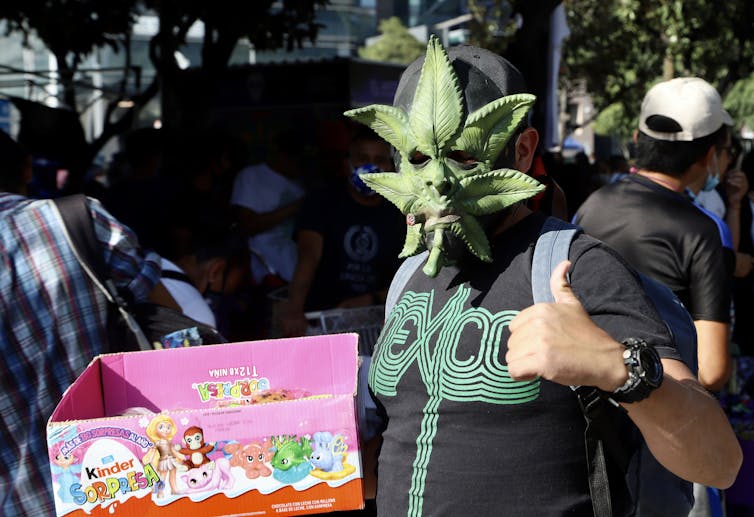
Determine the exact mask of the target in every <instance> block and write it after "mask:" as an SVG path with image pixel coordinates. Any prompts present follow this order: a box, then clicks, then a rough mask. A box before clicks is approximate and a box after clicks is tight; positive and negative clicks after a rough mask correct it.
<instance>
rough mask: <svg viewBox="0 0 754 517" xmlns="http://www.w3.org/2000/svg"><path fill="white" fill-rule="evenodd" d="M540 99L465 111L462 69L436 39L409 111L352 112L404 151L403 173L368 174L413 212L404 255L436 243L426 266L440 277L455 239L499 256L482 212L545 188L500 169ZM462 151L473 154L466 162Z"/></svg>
mask: <svg viewBox="0 0 754 517" xmlns="http://www.w3.org/2000/svg"><path fill="white" fill-rule="evenodd" d="M534 100H535V97H534V96H533V95H530V94H525V93H522V94H515V95H509V96H505V97H500V98H497V99H495V100H493V101H492V102H489V103H488V104H487V105H485V106H482V107H481V108H479V109H477V110H475V111H474V112H472V113H470V114H468V116H465V111H466V110H465V108H464V101H463V91H462V90H461V85H460V81H459V79H458V76H457V74H456V71H455V70H454V69H453V66H452V65H451V62H450V58H449V57H448V54H447V52H446V51H445V49H444V48H443V46H442V44H441V43H440V41H439V40H438V39H437V37H435V36H432V37H431V38H430V40H429V43H428V44H427V54H426V57H425V59H424V63H423V65H422V68H421V75H420V76H419V81H418V84H417V86H416V91H415V92H414V97H413V102H412V103H411V107H410V108H409V109H408V112H407V111H406V110H404V109H403V108H401V107H397V106H386V105H382V104H374V105H371V106H366V107H364V108H359V109H355V110H350V111H347V112H346V113H345V115H346V116H348V117H351V118H353V119H355V120H357V121H359V122H361V123H363V124H366V125H367V126H369V127H371V128H372V129H373V130H374V131H375V132H376V133H377V134H379V135H380V136H381V137H382V138H384V139H385V140H386V141H387V142H388V143H390V144H391V145H392V146H393V147H395V148H396V149H397V150H398V151H399V153H400V157H401V159H400V167H399V171H400V172H399V173H398V174H395V173H384V172H383V173H373V174H363V175H361V178H362V179H363V180H364V182H365V183H367V184H368V185H369V186H370V187H372V189H374V190H375V191H376V192H378V193H379V194H381V195H382V196H384V197H385V198H386V199H387V200H388V201H390V202H391V203H393V204H394V205H395V206H397V207H398V209H399V210H400V211H401V212H403V213H404V214H405V215H406V222H407V232H406V242H405V244H404V246H403V250H402V251H401V253H400V257H402V258H403V257H409V256H411V255H415V254H417V253H419V252H421V251H423V250H424V249H427V248H428V249H429V257H428V259H427V263H426V264H425V266H424V269H423V271H424V273H425V274H427V275H429V276H431V277H434V276H436V275H437V273H438V272H439V271H440V269H441V268H442V267H443V266H444V265H447V264H450V263H452V262H453V260H452V259H451V258H450V256H449V253H448V251H449V250H448V246H447V244H448V240H449V238H451V237H452V236H455V237H457V238H459V239H460V240H461V241H462V242H463V243H464V245H465V247H466V249H468V251H470V252H471V253H472V254H474V255H475V256H476V257H478V258H479V259H481V260H483V261H485V262H490V261H491V260H492V253H491V250H490V244H489V240H488V239H487V235H486V233H485V229H484V227H483V225H482V223H481V222H480V221H479V219H478V217H480V216H484V215H487V214H494V213H496V212H499V211H501V210H503V209H505V208H506V207H508V206H510V205H512V204H514V203H516V202H518V201H522V200H524V199H527V198H530V197H532V196H534V195H535V194H537V193H538V192H540V191H541V190H543V189H544V187H543V186H542V185H541V184H540V183H538V182H537V181H536V180H534V179H533V178H531V177H530V176H527V175H526V174H523V173H521V172H519V171H516V170H513V169H497V170H492V168H493V166H494V164H495V161H496V160H497V158H498V156H499V155H500V153H501V151H502V150H503V149H504V148H505V145H506V143H507V142H508V140H509V139H510V137H511V135H512V134H513V133H514V131H515V130H516V128H517V127H518V126H519V124H520V123H521V122H522V121H523V120H524V117H526V114H527V113H528V112H529V110H530V109H531V106H532V105H533V104H534ZM459 153H462V156H465V157H471V159H463V160H459V159H458V156H459ZM448 232H449V233H450V234H452V235H448Z"/></svg>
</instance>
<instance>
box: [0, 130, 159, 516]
mask: <svg viewBox="0 0 754 517" xmlns="http://www.w3.org/2000/svg"><path fill="white" fill-rule="evenodd" d="M30 177H31V161H30V159H29V155H28V154H27V153H26V152H25V151H24V150H23V148H22V147H21V146H20V145H19V144H17V143H16V142H15V141H13V140H12V139H11V138H10V137H8V136H7V135H6V134H4V133H2V132H0V352H2V355H0V372H2V373H1V374H0V436H2V437H3V444H2V446H1V447H0V514H1V515H3V516H5V517H13V516H16V515H23V516H36V515H39V516H45V517H46V516H49V515H54V514H55V510H54V502H53V485H52V479H51V473H50V463H49V462H50V460H49V456H48V450H47V441H46V437H45V436H46V424H47V419H48V418H49V416H50V414H51V413H52V411H53V409H54V408H55V406H56V404H57V403H58V401H59V400H60V398H61V396H62V394H63V392H64V391H65V389H66V388H67V387H68V386H69V385H70V384H71V383H72V382H73V381H74V380H75V379H76V377H77V376H78V375H79V374H80V373H81V372H82V371H83V370H84V368H85V367H86V366H87V364H89V362H90V361H91V360H92V358H93V357H94V356H96V355H97V354H100V353H103V352H105V351H106V350H107V341H106V336H107V331H106V317H107V301H106V300H105V298H104V296H103V295H102V293H101V292H100V291H99V290H98V289H97V288H96V287H95V286H94V285H93V283H92V282H91V280H90V279H89V277H88V276H87V275H86V274H85V272H84V271H83V270H82V268H81V267H80V266H79V263H78V262H77V260H76V257H75V256H74V254H73V252H72V250H71V249H70V247H69V246H68V244H67V241H66V240H65V237H64V233H63V228H62V227H63V225H62V221H61V220H60V219H59V218H58V216H57V212H56V211H55V210H54V209H53V208H52V206H51V203H50V202H49V201H47V200H34V199H30V198H27V197H25V194H26V184H27V183H28V181H29V179H30ZM88 204H89V209H90V210H91V213H92V218H93V220H94V224H95V233H96V235H97V239H98V240H99V241H100V243H101V245H102V253H103V256H104V259H105V263H106V264H107V265H108V267H109V268H110V272H111V275H112V278H113V279H114V281H115V282H116V284H117V285H118V286H119V287H126V288H127V289H128V290H129V291H130V292H131V293H132V294H133V296H134V299H135V300H137V301H142V300H146V299H148V298H150V299H152V300H153V301H160V300H157V299H155V296H154V293H161V292H162V290H161V289H155V287H156V286H161V284H159V283H158V282H159V278H160V274H161V270H160V257H159V256H158V255H156V254H155V253H152V252H146V251H143V250H142V249H141V248H140V247H139V244H138V241H137V238H136V235H135V234H134V233H133V232H132V231H131V230H130V229H129V228H128V227H126V226H124V225H123V224H121V223H119V222H118V221H117V220H116V219H114V218H113V217H112V216H111V215H110V214H109V213H107V212H106V211H105V210H104V209H103V208H102V206H101V205H100V203H99V202H98V201H96V200H94V199H89V200H88ZM163 289H164V288H163Z"/></svg>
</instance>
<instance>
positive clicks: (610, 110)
mask: <svg viewBox="0 0 754 517" xmlns="http://www.w3.org/2000/svg"><path fill="white" fill-rule="evenodd" d="M592 127H593V128H594V132H595V133H596V134H598V135H605V136H612V137H615V138H617V139H619V140H621V141H627V140H629V139H630V138H631V134H632V132H633V128H636V127H638V121H637V119H636V118H635V117H634V118H632V117H630V116H628V114H627V113H626V110H625V109H624V108H623V104H621V103H619V102H614V103H613V104H611V105H609V106H608V107H607V108H605V109H603V110H602V111H600V113H599V115H597V118H596V119H594V122H593V123H592Z"/></svg>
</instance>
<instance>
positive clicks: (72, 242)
mask: <svg viewBox="0 0 754 517" xmlns="http://www.w3.org/2000/svg"><path fill="white" fill-rule="evenodd" d="M50 206H51V207H52V209H53V210H54V211H55V212H57V215H58V218H59V219H60V220H61V222H62V223H63V225H62V228H63V233H64V234H65V238H66V240H67V241H68V245H69V246H70V247H71V250H72V251H73V254H74V255H75V256H76V260H78V262H79V264H80V265H81V267H82V269H83V270H84V271H85V272H86V274H87V275H88V276H89V278H91V280H92V282H94V285H95V286H96V287H97V288H98V289H99V290H100V291H102V293H103V294H104V295H105V297H106V298H107V300H108V302H110V303H112V304H114V305H115V306H116V307H117V308H118V312H119V313H120V315H121V317H122V318H123V320H124V321H125V322H126V324H127V325H128V328H129V330H131V332H132V333H133V334H134V336H135V337H136V341H137V342H138V344H139V348H140V349H141V350H151V349H152V345H151V344H150V343H149V340H148V339H147V337H146V336H145V335H144V332H143V331H142V330H141V327H140V326H139V324H138V323H137V322H136V319H134V317H133V315H132V314H131V313H130V312H129V311H128V304H127V303H126V301H125V300H124V299H123V297H122V296H121V295H120V293H118V288H117V287H116V286H115V283H114V282H113V280H112V278H110V275H109V274H107V267H106V265H105V259H104V258H103V257H102V252H101V249H100V244H99V241H98V240H97V236H96V235H95V233H94V221H92V215H91V213H90V212H89V205H88V204H87V201H86V196H84V195H83V194H75V195H72V196H64V197H60V198H55V199H53V200H51V203H50Z"/></svg>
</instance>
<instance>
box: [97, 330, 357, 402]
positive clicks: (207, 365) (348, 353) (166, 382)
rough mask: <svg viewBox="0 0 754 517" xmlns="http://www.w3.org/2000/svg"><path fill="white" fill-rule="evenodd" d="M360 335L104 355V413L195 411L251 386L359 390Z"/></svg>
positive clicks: (341, 391)
mask: <svg viewBox="0 0 754 517" xmlns="http://www.w3.org/2000/svg"><path fill="white" fill-rule="evenodd" d="M357 341H358V335H357V334H333V335H323V336H311V337H302V338H290V339H274V340H266V341H255V342H246V343H232V344H222V345H210V346H201V347H189V348H177V349H170V350H153V351H147V352H133V353H128V354H116V355H107V356H102V385H103V391H104V400H105V402H104V403H105V411H106V412H107V414H108V415H115V414H120V413H122V412H123V411H125V410H126V409H128V408H133V407H145V408H147V409H149V410H151V411H161V410H162V409H165V408H170V409H200V408H205V407H213V406H216V405H217V404H218V403H222V402H223V401H228V400H231V399H234V398H243V395H244V394H249V392H259V391H265V390H277V389H286V390H299V391H300V392H303V393H306V394H309V395H318V394H331V395H336V394H348V395H353V394H354V393H355V390H356V371H357V368H358V364H357V360H358V359H357Z"/></svg>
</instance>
